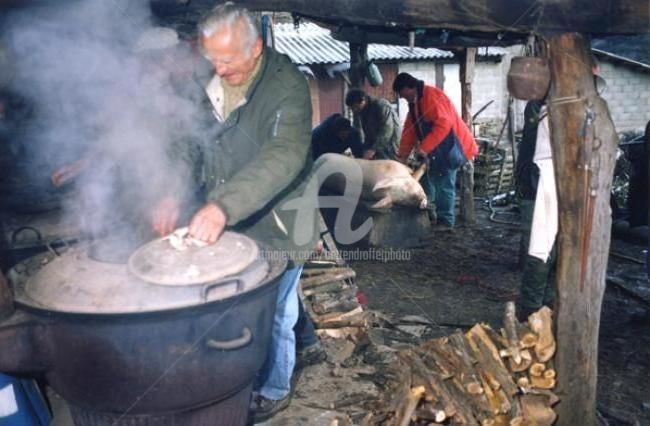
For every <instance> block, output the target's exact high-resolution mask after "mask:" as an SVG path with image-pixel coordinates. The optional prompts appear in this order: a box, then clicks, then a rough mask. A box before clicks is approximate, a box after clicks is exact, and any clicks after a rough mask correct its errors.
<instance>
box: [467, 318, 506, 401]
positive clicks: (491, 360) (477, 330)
mask: <svg viewBox="0 0 650 426" xmlns="http://www.w3.org/2000/svg"><path fill="white" fill-rule="evenodd" d="M467 337H468V341H469V344H470V346H471V347H472V349H473V351H474V355H475V357H476V359H477V360H478V361H479V362H480V364H481V365H482V368H484V369H485V370H486V371H487V372H488V373H489V375H488V377H489V378H490V379H495V380H496V381H497V382H498V383H499V384H500V386H501V387H503V389H504V390H505V391H506V393H507V394H508V396H513V395H515V394H516V393H517V386H516V385H515V383H514V381H513V380H512V376H511V375H510V373H509V372H508V370H507V369H506V367H505V365H504V364H503V361H502V360H501V357H500V356H499V352H498V350H497V348H496V346H494V343H493V342H492V341H491V340H490V338H489V337H488V336H487V333H485V331H484V328H483V327H482V326H481V325H476V326H474V327H473V328H472V329H471V330H469V331H468V332H467Z"/></svg>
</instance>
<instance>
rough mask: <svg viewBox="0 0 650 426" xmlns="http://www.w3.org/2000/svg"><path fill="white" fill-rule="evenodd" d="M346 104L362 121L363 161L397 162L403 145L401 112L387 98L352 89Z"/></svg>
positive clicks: (346, 98)
mask: <svg viewBox="0 0 650 426" xmlns="http://www.w3.org/2000/svg"><path fill="white" fill-rule="evenodd" d="M345 104H346V105H347V106H348V107H350V109H351V110H352V112H354V113H355V114H356V115H357V116H358V117H359V120H360V121H361V128H362V129H363V144H364V148H365V152H364V154H363V158H365V159H367V160H395V159H396V153H397V147H398V145H399V136H400V126H399V117H398V116H397V113H396V112H395V110H394V109H393V107H392V106H391V105H390V102H388V101H387V100H386V99H378V98H375V97H372V96H369V95H367V94H366V92H364V91H363V90H361V89H350V91H349V92H348V94H347V95H346V96H345Z"/></svg>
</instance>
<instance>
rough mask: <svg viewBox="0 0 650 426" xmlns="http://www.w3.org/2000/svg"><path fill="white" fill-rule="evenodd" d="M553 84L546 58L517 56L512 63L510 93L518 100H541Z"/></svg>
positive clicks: (509, 74) (509, 76)
mask: <svg viewBox="0 0 650 426" xmlns="http://www.w3.org/2000/svg"><path fill="white" fill-rule="evenodd" d="M550 84H551V70H550V68H549V66H548V61H547V60H546V59H545V58H537V57H533V56H517V57H514V58H512V62H510V70H509V71H508V91H509V92H510V94H511V95H512V96H514V97H515V98H517V99H523V100H526V101H533V100H541V99H544V97H545V96H546V92H548V87H549V85H550Z"/></svg>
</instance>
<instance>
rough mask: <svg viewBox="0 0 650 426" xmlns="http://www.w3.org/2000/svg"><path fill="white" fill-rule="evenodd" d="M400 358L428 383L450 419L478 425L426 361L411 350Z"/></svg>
mask: <svg viewBox="0 0 650 426" xmlns="http://www.w3.org/2000/svg"><path fill="white" fill-rule="evenodd" d="M399 357H400V358H401V359H403V360H404V361H406V362H407V363H409V365H410V366H411V371H413V373H414V374H415V375H418V376H420V377H421V378H422V379H425V380H426V381H427V383H428V385H429V386H430V388H431V390H432V391H433V392H434V394H436V395H438V396H439V398H440V402H441V403H442V404H443V407H444V408H443V409H444V411H445V413H446V414H447V415H448V416H449V417H454V418H455V421H458V422H461V423H464V424H468V425H476V424H478V423H477V422H476V420H475V419H474V417H473V416H472V413H471V412H469V410H468V408H466V407H464V406H462V405H460V404H456V403H455V401H454V399H453V398H452V396H451V394H450V391H449V388H448V387H447V386H446V384H445V383H444V381H443V380H442V378H441V377H440V375H439V374H438V373H436V372H435V371H431V370H429V369H428V368H427V366H426V365H425V363H424V361H422V359H421V358H420V357H419V356H418V355H417V354H416V353H415V352H413V351H410V350H407V351H402V352H400V354H399Z"/></svg>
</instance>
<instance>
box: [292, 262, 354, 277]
mask: <svg viewBox="0 0 650 426" xmlns="http://www.w3.org/2000/svg"><path fill="white" fill-rule="evenodd" d="M332 265H335V263H332ZM349 271H352V272H354V270H353V269H352V268H350V267H329V268H327V267H326V268H323V267H317V268H305V269H303V270H302V274H301V277H313V276H317V275H323V274H330V275H331V274H341V273H347V272H349Z"/></svg>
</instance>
